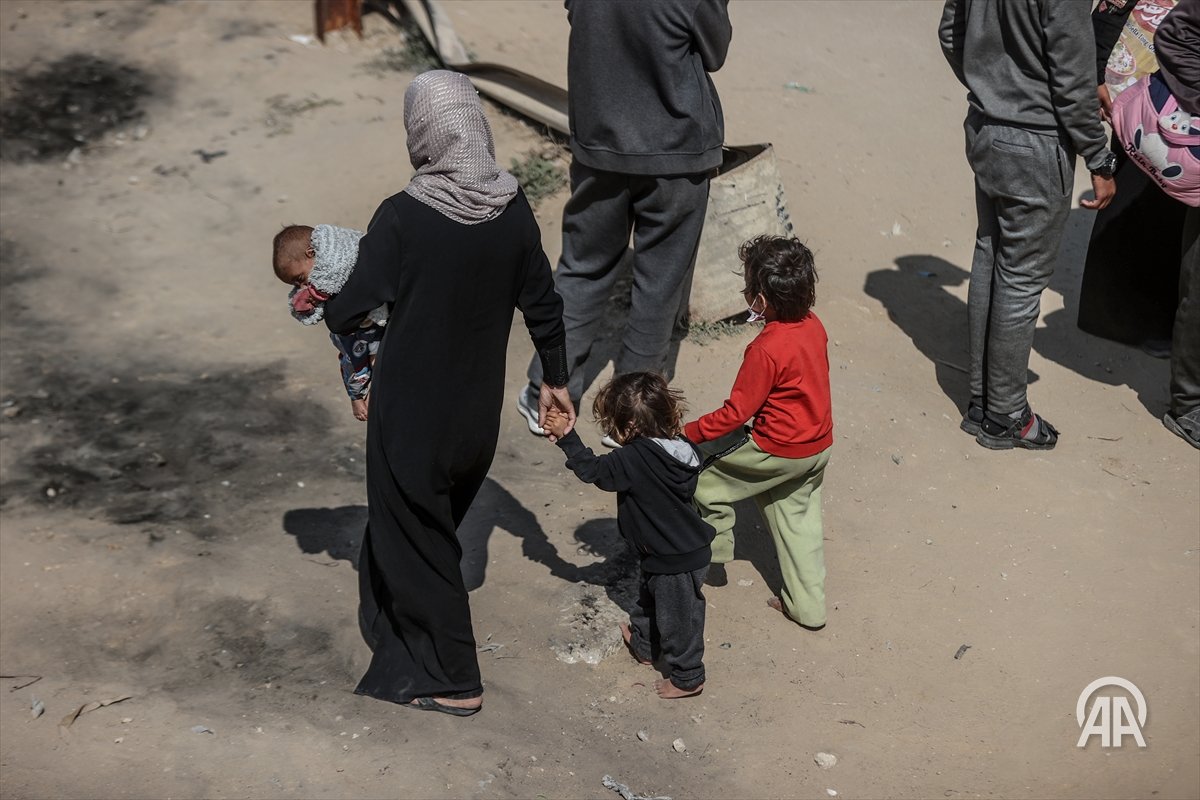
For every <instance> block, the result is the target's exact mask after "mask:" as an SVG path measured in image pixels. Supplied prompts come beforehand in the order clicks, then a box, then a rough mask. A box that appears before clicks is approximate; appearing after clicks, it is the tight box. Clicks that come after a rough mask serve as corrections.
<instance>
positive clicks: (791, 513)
mask: <svg viewBox="0 0 1200 800" xmlns="http://www.w3.org/2000/svg"><path fill="white" fill-rule="evenodd" d="M738 255H739V256H740V257H741V260H742V264H743V265H744V267H745V280H746V289H745V295H746V300H747V302H749V304H750V309H749V310H750V318H751V320H752V321H754V320H758V319H765V320H766V323H767V324H766V326H765V327H764V328H763V330H762V333H760V334H759V335H758V336H757V337H755V339H754V341H752V342H750V344H749V345H748V346H747V347H746V352H745V355H744V356H743V359H742V367H741V369H740V370H739V371H738V375H737V378H736V379H735V380H734V384H733V389H732V391H731V392H730V394H729V399H728V400H726V401H725V404H724V405H723V406H722V407H721V408H719V409H717V410H716V411H714V412H712V413H711V414H706V415H704V416H703V417H701V418H700V419H698V420H696V421H694V422H690V423H688V424H687V425H686V426H685V428H684V434H685V435H686V436H687V438H688V439H690V440H691V441H692V442H695V443H696V444H700V443H703V442H711V441H714V440H716V439H719V438H721V437H723V436H726V435H727V434H731V433H734V432H737V431H740V430H742V429H743V428H744V427H745V426H746V423H747V420H749V421H750V425H752V426H753V428H752V430H750V431H749V433H750V435H749V438H748V439H746V440H745V442H744V443H743V444H742V445H741V446H739V447H737V448H736V449H735V450H733V451H732V452H729V453H727V454H725V455H723V456H722V457H721V458H719V459H717V460H716V461H714V462H713V463H712V465H711V466H709V467H708V469H706V470H705V471H704V472H703V473H701V475H700V481H699V484H698V485H697V487H696V506H697V508H699V510H700V515H701V517H703V518H704V521H705V522H707V523H709V524H710V525H712V526H713V528H715V529H716V532H717V535H716V539H714V540H713V543H712V560H713V563H712V566H711V567H710V569H709V578H708V583H709V585H712V586H721V585H724V583H725V582H726V581H727V578H726V576H725V567H724V564H725V563H726V562H728V561H731V560H732V559H733V525H734V511H733V503H736V502H738V501H739V500H745V499H747V498H750V497H753V498H754V500H755V502H756V503H757V504H758V510H759V512H760V513H761V514H762V516H763V520H764V521H765V522H766V524H767V527H768V528H769V529H770V530H771V535H772V536H773V537H774V539H775V548H776V552H777V553H778V556H779V567H780V571H781V573H782V574H783V589H782V591H781V592H780V593H779V596H778V597H772V598H771V599H770V600H768V601H767V604H768V605H770V606H771V607H772V608H774V609H776V610H777V611H780V612H782V613H783V614H784V616H786V617H788V618H789V619H791V620H793V621H794V622H797V623H799V624H800V625H802V626H804V627H806V628H820V627H822V626H823V625H824V624H825V553H824V546H823V533H822V528H821V482H822V479H823V478H824V475H825V465H826V464H827V463H829V450H830V446H831V445H832V444H833V416H832V413H831V410H830V398H829V355H828V353H827V352H826V348H827V346H828V338H827V337H826V335H825V328H824V326H823V325H821V321H820V320H819V319H817V316H816V314H813V313H812V310H811V309H812V306H813V302H814V301H815V299H816V283H817V273H816V268H815V267H814V265H813V255H812V252H811V251H810V250H809V249H808V248H807V247H805V246H804V245H803V244H802V243H801V242H800V241H799V240H798V239H795V238H788V237H782V236H759V237H758V238H756V239H752V240H750V241H748V242H746V243H745V244H743V245H742V247H741V250H740V251H739V253H738Z"/></svg>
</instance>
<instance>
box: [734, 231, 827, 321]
mask: <svg viewBox="0 0 1200 800" xmlns="http://www.w3.org/2000/svg"><path fill="white" fill-rule="evenodd" d="M738 257H739V258H741V259H742V264H743V265H744V267H745V272H744V273H743V274H744V276H745V279H746V289H745V295H746V301H747V302H748V303H749V304H750V307H751V309H754V308H755V305H756V304H757V303H762V304H763V305H764V306H765V307H766V308H767V310H768V313H767V314H766V316H767V319H768V320H773V319H775V320H779V321H780V322H799V321H800V320H802V319H804V318H805V317H806V316H808V312H809V311H810V310H811V309H812V307H813V303H815V302H816V300H817V269H816V266H815V265H814V264H813V254H812V251H811V250H809V249H808V248H807V247H805V246H804V243H803V242H801V241H800V240H799V239H797V238H796V237H794V236H756V237H755V238H753V239H751V240H750V241H748V242H746V243H745V244H743V245H742V246H741V248H740V249H739V250H738ZM769 312H773V313H769Z"/></svg>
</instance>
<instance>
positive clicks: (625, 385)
mask: <svg viewBox="0 0 1200 800" xmlns="http://www.w3.org/2000/svg"><path fill="white" fill-rule="evenodd" d="M686 410H687V408H686V406H684V404H683V395H681V394H680V393H679V392H678V391H676V390H675V389H672V388H670V387H669V386H667V381H666V379H665V378H663V376H661V375H659V374H657V373H654V372H628V373H626V374H624V375H618V376H616V377H615V378H613V379H612V380H611V381H609V382H608V384H607V385H605V387H604V388H603V389H601V390H600V393H599V394H598V395H596V402H595V403H593V404H592V413H593V414H595V416H596V421H597V422H598V423H600V427H601V428H602V429H603V430H604V432H605V433H607V434H608V435H609V436H611V437H612V438H614V439H616V440H617V443H618V444H625V443H626V442H629V441H631V440H633V439H636V438H638V437H639V436H650V437H654V438H657V439H673V438H674V437H676V436H678V435H679V434H680V433H681V432H682V431H683V415H684V412H685V411H686Z"/></svg>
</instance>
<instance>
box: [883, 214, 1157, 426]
mask: <svg viewBox="0 0 1200 800" xmlns="http://www.w3.org/2000/svg"><path fill="white" fill-rule="evenodd" d="M1093 217H1094V215H1093V213H1092V212H1090V211H1087V210H1085V209H1074V210H1073V211H1072V212H1071V214H1070V216H1069V218H1068V220H1067V225H1066V229H1065V231H1064V233H1063V239H1062V244H1061V247H1060V249H1059V254H1058V260H1057V263H1056V265H1055V270H1054V274H1053V275H1052V276H1051V279H1050V286H1049V290H1050V291H1052V292H1056V293H1058V294H1060V295H1061V296H1062V299H1063V306H1064V307H1063V308H1062V309H1060V310H1056V311H1052V312H1050V313H1049V314H1047V315H1046V316H1045V317H1044V318H1043V319H1042V321H1041V323H1039V326H1038V328H1037V331H1036V332H1035V334H1034V339H1033V349H1034V350H1035V351H1036V352H1037V353H1038V354H1039V355H1041V356H1042V357H1043V358H1046V359H1048V360H1050V361H1053V362H1054V363H1056V364H1059V365H1060V366H1063V367H1065V368H1067V369H1069V370H1071V371H1072V372H1075V373H1078V374H1079V375H1081V376H1083V377H1085V378H1087V379H1089V380H1093V381H1096V382H1098V383H1103V384H1108V385H1110V386H1122V385H1124V386H1129V387H1130V388H1131V389H1133V391H1135V392H1136V393H1137V395H1138V400H1139V401H1140V402H1141V403H1142V405H1143V406H1145V408H1146V409H1147V410H1148V411H1149V412H1150V413H1151V414H1153V415H1154V416H1156V417H1157V416H1161V415H1162V413H1163V411H1164V410H1165V409H1166V403H1167V383H1168V370H1169V368H1168V364H1167V361H1165V360H1161V359H1154V358H1152V357H1150V356H1148V355H1146V354H1144V353H1142V352H1141V351H1140V350H1138V349H1136V348H1132V347H1128V346H1126V345H1121V344H1117V343H1115V342H1109V341H1107V340H1105V339H1101V338H1099V337H1096V336H1091V335H1089V334H1086V333H1084V332H1082V331H1080V330H1079V329H1078V328H1077V327H1076V325H1075V321H1076V318H1077V316H1078V309H1079V286H1080V280H1081V276H1082V272H1083V262H1084V255H1085V254H1086V252H1087V241H1088V236H1089V234H1090V232H1091V226H1092V221H1093ZM969 278H970V272H969V271H968V270H966V269H963V268H961V267H958V266H956V265H955V264H952V263H951V262H949V261H946V260H945V259H943V258H939V257H938V256H934V255H929V254H914V255H906V256H901V257H899V258H897V259H896V267H895V268H894V269H881V270H876V271H874V272H871V273H869V274H868V275H867V280H866V283H865V284H864V286H863V291H864V292H866V294H867V295H869V296H870V297H873V298H875V299H876V300H878V301H879V302H880V303H882V304H883V307H884V308H885V309H887V312H888V318H889V319H890V320H891V321H892V322H893V323H895V324H896V325H897V326H898V327H899V328H900V329H901V330H902V331H903V332H904V333H905V334H906V335H907V336H908V337H909V338H910V339H911V340H912V343H913V345H914V346H915V347H916V348H917V350H918V351H920V352H921V354H922V355H924V356H925V357H926V358H927V359H929V361H931V362H932V363H933V364H934V367H935V370H936V375H937V382H938V386H939V387H940V388H941V390H942V392H943V393H944V394H945V395H946V397H948V398H949V399H950V400H951V401H952V402H954V404H955V405H956V406H958V407H959V408H965V407H966V403H967V400H968V391H969V390H968V383H967V369H968V367H969V364H970V362H969V359H968V351H967V306H966V303H965V302H963V301H962V300H960V299H959V298H958V297H955V296H954V295H952V294H950V293H949V292H948V291H946V289H948V288H952V287H957V286H963V285H965V284H966V282H967V281H968V280H969ZM1043 297H1044V295H1043ZM1037 380H1038V375H1037V374H1036V373H1035V372H1033V371H1032V370H1030V372H1029V384H1030V386H1032V385H1033V384H1034V383H1035V382H1036V381H1037ZM1035 405H1036V401H1035Z"/></svg>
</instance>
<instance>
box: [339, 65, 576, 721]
mask: <svg viewBox="0 0 1200 800" xmlns="http://www.w3.org/2000/svg"><path fill="white" fill-rule="evenodd" d="M404 127H405V130H406V131H407V134H408V151H409V156H410V160H411V161H412V164H413V167H414V168H415V169H416V174H415V175H414V176H413V178H412V181H411V183H409V185H408V186H407V187H406V188H405V190H404V191H403V192H401V193H399V194H397V195H394V196H392V197H390V198H388V199H387V200H385V201H384V202H383V204H382V205H381V206H380V207H379V209H378V211H376V212H375V216H374V218H373V219H372V220H371V224H370V227H368V229H367V233H366V235H365V236H364V237H363V238H362V240H361V242H360V243H359V255H358V264H357V266H356V267H355V269H354V273H353V274H352V275H351V277H350V279H349V280H348V281H347V282H346V285H345V287H344V288H343V289H342V292H341V293H340V294H338V295H336V296H334V297H332V298H330V299H329V300H328V301H327V302H326V305H325V320H326V324H327V325H328V326H329V328H330V330H332V331H334V332H336V333H347V332H350V331H352V330H353V329H354V328H356V327H357V326H358V324H359V322H360V321H361V320H362V319H363V318H364V317H365V316H366V315H367V314H368V313H369V312H370V311H371V310H372V309H374V308H376V307H378V306H379V305H381V304H385V303H386V304H387V305H388V306H389V307H390V311H391V313H390V316H389V319H388V324H387V332H386V335H385V336H384V339H383V342H382V344H381V346H380V348H379V353H378V356H377V357H376V360H375V367H374V373H373V376H372V380H371V400H370V404H371V405H370V413H369V414H368V421H367V509H368V515H367V516H368V522H367V531H366V535H365V536H364V537H363V544H362V552H361V554H360V557H359V590H360V608H359V622H360V625H361V626H362V631H363V637H364V638H365V639H366V640H367V644H368V645H370V647H371V649H372V651H373V656H372V659H371V665H370V667H369V668H368V669H367V672H366V674H365V675H364V676H363V677H362V680H361V681H360V682H359V685H358V688H357V689H356V690H355V691H356V693H358V694H365V695H369V696H371V697H375V698H378V699H381V700H389V701H391V702H394V703H401V704H404V705H407V706H410V707H412V708H417V709H423V710H433V711H442V712H445V713H450V714H455V715H458V716H467V715H469V714H473V713H475V712H476V711H478V710H479V708H480V707H481V705H482V694H483V686H482V683H481V679H480V675H479V664H478V661H477V659H476V650H475V637H474V634H473V632H472V628H471V610H470V606H469V603H468V598H467V590H466V588H465V586H464V585H463V579H462V574H461V572H460V571H459V560H460V558H461V556H462V547H461V545H460V544H459V542H458V539H457V537H456V529H457V527H458V525H459V523H460V522H462V519H463V517H464V516H465V514H466V513H467V509H468V508H469V507H470V505H471V501H472V500H473V499H474V498H475V494H476V492H478V491H479V487H480V485H481V484H482V483H483V479H484V477H485V476H486V475H487V471H488V468H489V467H490V466H491V463H492V457H493V455H494V454H495V450H496V440H497V437H498V435H499V429H500V412H501V406H502V404H503V399H504V398H503V396H504V368H505V353H506V348H507V344H508V335H509V330H510V329H511V327H512V317H513V310H514V309H515V308H516V309H520V310H521V311H522V312H523V314H524V319H525V326H526V327H527V328H528V330H529V335H530V337H531V338H532V339H533V343H534V346H535V347H536V349H537V351H538V353H539V355H540V356H541V359H542V362H543V364H544V365H545V368H546V375H547V378H546V380H547V384H544V385H543V386H542V390H541V398H540V403H541V411H542V414H543V418H544V414H545V411H546V410H547V409H548V408H550V407H551V406H557V407H559V408H562V409H564V410H565V411H568V412H569V414H570V415H571V417H572V418H573V417H574V409H573V408H572V407H571V403H570V400H569V398H568V395H567V392H566V389H565V385H566V383H567V364H566V354H565V351H564V348H563V324H562V301H561V300H560V299H559V297H558V295H557V294H556V293H555V291H554V284H553V280H552V278H551V273H550V265H549V263H548V262H547V260H546V256H545V254H544V253H543V252H542V246H541V235H540V232H539V230H538V227H537V222H536V221H535V220H534V217H533V212H532V211H531V210H530V207H529V203H528V202H527V201H526V199H525V196H524V194H523V193H522V192H521V190H520V188H519V187H518V186H517V182H516V180H515V179H514V178H513V176H512V175H510V174H509V173H507V172H505V171H504V170H501V169H500V167H499V166H498V165H497V164H496V160H495V150H494V145H493V142H492V134H491V129H490V127H489V126H488V123H487V119H486V117H485V116H484V113H483V108H482V106H481V105H480V102H479V98H478V96H477V95H476V93H475V90H474V87H472V85H471V83H470V81H469V80H468V79H467V78H466V77H465V76H464V75H461V74H459V73H455V72H448V71H444V70H435V71H432V72H426V73H423V74H421V75H418V76H417V77H416V78H415V79H414V80H413V82H412V84H411V85H410V86H409V88H408V91H407V92H406V94H405V97H404ZM555 387H561V388H555Z"/></svg>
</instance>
